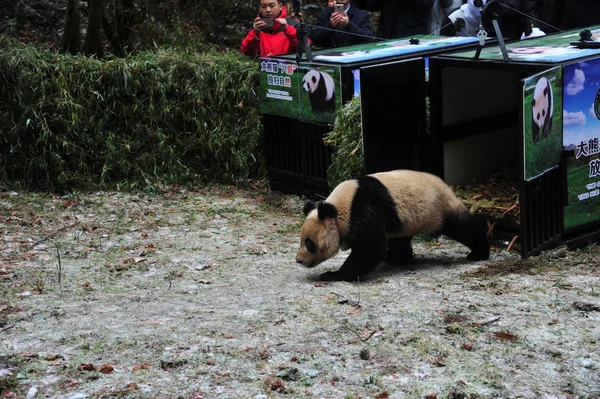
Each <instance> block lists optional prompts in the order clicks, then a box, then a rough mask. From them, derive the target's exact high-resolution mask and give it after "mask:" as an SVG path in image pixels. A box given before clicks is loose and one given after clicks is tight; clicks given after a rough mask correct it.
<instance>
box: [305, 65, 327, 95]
mask: <svg viewBox="0 0 600 399" xmlns="http://www.w3.org/2000/svg"><path fill="white" fill-rule="evenodd" d="M321 78H322V75H321V72H319V71H317V70H315V69H311V70H310V71H308V72H306V74H304V77H303V78H302V88H303V89H304V91H305V92H307V93H314V92H316V91H317V88H318V87H319V82H320V81H321Z"/></svg>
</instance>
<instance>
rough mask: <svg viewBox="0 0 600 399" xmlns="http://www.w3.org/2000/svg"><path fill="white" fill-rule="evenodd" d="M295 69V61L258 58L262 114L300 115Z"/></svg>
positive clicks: (296, 66)
mask: <svg viewBox="0 0 600 399" xmlns="http://www.w3.org/2000/svg"><path fill="white" fill-rule="evenodd" d="M297 70H298V64H297V63H296V62H295V61H291V60H282V59H275V58H261V59H260V110H261V112H262V113H263V114H271V115H280V116H287V117H290V118H294V119H298V118H299V117H300V112H299V108H298V107H299V98H298V94H299V83H298V74H297Z"/></svg>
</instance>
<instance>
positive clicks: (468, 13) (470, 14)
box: [460, 0, 487, 25]
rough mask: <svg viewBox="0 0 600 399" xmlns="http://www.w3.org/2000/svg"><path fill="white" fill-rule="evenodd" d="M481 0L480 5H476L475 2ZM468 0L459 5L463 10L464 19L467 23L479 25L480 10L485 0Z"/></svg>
mask: <svg viewBox="0 0 600 399" xmlns="http://www.w3.org/2000/svg"><path fill="white" fill-rule="evenodd" d="M479 1H480V2H481V7H477V6H476V5H475V2H479ZM479 1H478V0H468V1H467V4H463V5H462V6H460V9H461V10H462V11H463V13H464V16H465V20H466V21H467V22H468V23H469V24H475V25H479V24H480V23H481V10H483V7H484V6H485V3H486V2H487V0H479Z"/></svg>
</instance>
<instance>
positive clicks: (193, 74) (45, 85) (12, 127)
mask: <svg viewBox="0 0 600 399" xmlns="http://www.w3.org/2000/svg"><path fill="white" fill-rule="evenodd" d="M0 79H1V81H2V82H3V83H2V85H0V121H2V122H1V135H0V184H2V185H5V186H7V187H14V188H27V189H49V190H64V189H68V188H71V187H105V186H111V185H114V184H117V185H126V186H129V187H130V188H133V187H138V188H139V187H149V186H150V187H152V186H154V185H155V184H156V183H157V182H166V183H184V182H189V181H193V182H201V181H204V180H211V181H222V182H236V183H237V182H241V181H243V180H245V179H247V178H256V177H259V178H262V177H264V173H265V172H264V169H265V167H264V164H263V159H264V157H263V155H262V143H261V123H260V111H259V104H258V95H257V90H258V68H257V64H256V60H252V59H249V58H247V57H245V56H243V55H242V54H240V53H239V51H232V52H216V51H202V52H197V51H195V50H193V49H192V48H190V49H187V50H186V49H185V48H179V49H175V48H166V49H159V50H157V51H154V52H141V53H139V54H137V55H135V56H129V57H127V58H122V59H106V60H97V59H93V58H87V57H84V56H68V55H62V54H58V53H55V52H52V51H47V50H41V49H39V48H36V47H32V46H27V45H23V44H20V43H18V42H16V41H14V40H11V39H8V38H6V37H3V36H0Z"/></svg>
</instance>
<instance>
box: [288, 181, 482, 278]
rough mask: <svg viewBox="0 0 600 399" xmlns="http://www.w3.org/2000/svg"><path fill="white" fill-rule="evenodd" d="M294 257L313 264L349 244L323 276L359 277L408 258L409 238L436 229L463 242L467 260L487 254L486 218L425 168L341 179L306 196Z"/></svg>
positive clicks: (411, 256) (403, 261)
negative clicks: (327, 190)
mask: <svg viewBox="0 0 600 399" xmlns="http://www.w3.org/2000/svg"><path fill="white" fill-rule="evenodd" d="M303 212H304V214H305V215H306V220H305V222H304V224H303V225H302V229H301V231H300V248H299V249H298V253H297V255H296V262H297V263H299V264H301V265H303V266H305V267H309V268H312V267H315V266H317V265H318V264H320V263H322V262H324V261H326V260H327V259H330V258H332V257H334V256H335V255H336V254H337V253H338V251H339V250H340V249H341V250H347V249H352V252H350V255H349V256H348V257H347V258H346V260H345V261H344V263H343V264H342V266H341V268H340V269H339V270H337V271H329V272H325V273H323V274H321V276H320V278H321V280H323V281H356V280H359V279H360V280H362V278H363V277H364V276H366V275H367V274H369V273H370V272H371V271H372V270H373V269H375V267H377V265H378V264H379V263H380V262H382V261H385V262H386V263H387V264H389V265H399V264H404V263H408V262H410V261H411V260H412V258H413V249H412V245H411V239H412V237H413V236H414V235H417V234H419V233H423V232H438V233H441V234H445V235H447V236H448V237H450V238H452V239H454V240H456V241H458V242H460V243H462V244H463V245H465V246H467V247H468V248H469V249H470V250H471V252H469V254H468V255H467V259H468V260H471V261H478V260H485V259H489V256H490V245H489V242H488V240H487V228H486V225H485V221H483V220H481V219H479V217H478V216H477V215H472V214H471V213H470V212H469V210H468V209H467V207H466V206H465V205H464V204H463V203H462V202H461V201H460V200H459V199H458V198H457V197H456V196H455V195H454V193H453V192H452V189H451V188H450V187H449V186H448V185H447V184H446V183H444V181H443V180H442V179H440V178H439V177H437V176H434V175H432V174H429V173H426V172H417V171H413V170H394V171H389V172H379V173H374V174H371V175H367V176H363V177H361V178H359V179H353V180H346V181H345V182H342V183H340V184H339V185H338V186H337V187H336V188H335V189H334V190H333V191H332V192H331V194H330V195H329V196H328V197H327V199H325V200H324V201H322V202H320V203H318V204H315V203H314V202H310V201H309V202H307V203H306V204H305V206H304V209H303Z"/></svg>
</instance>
